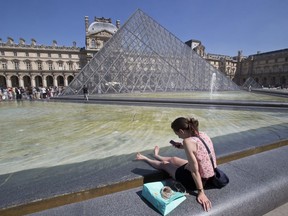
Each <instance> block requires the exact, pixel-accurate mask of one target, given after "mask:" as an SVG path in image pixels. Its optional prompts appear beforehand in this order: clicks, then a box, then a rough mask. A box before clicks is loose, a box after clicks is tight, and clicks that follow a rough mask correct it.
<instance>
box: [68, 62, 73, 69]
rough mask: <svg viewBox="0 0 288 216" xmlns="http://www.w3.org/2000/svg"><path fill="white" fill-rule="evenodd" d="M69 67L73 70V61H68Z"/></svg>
mask: <svg viewBox="0 0 288 216" xmlns="http://www.w3.org/2000/svg"><path fill="white" fill-rule="evenodd" d="M68 68H69V70H73V67H72V63H71V62H68Z"/></svg>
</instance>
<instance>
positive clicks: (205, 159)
mask: <svg viewBox="0 0 288 216" xmlns="http://www.w3.org/2000/svg"><path fill="white" fill-rule="evenodd" d="M199 135H200V137H201V138H202V139H203V140H204V141H205V143H206V144H207V146H208V148H209V149H210V151H211V154H212V157H213V162H214V166H215V167H217V164H216V155H215V151H214V147H213V143H212V140H211V139H210V137H209V136H208V135H207V134H206V133H204V132H200V133H199ZM192 139H193V140H194V141H195V142H196V143H197V152H196V159H197V162H198V165H199V173H200V176H201V177H202V178H209V177H212V176H214V170H213V166H212V164H211V160H210V157H209V155H208V152H207V150H206V148H205V145H204V144H203V143H202V141H201V140H200V139H199V138H197V137H192Z"/></svg>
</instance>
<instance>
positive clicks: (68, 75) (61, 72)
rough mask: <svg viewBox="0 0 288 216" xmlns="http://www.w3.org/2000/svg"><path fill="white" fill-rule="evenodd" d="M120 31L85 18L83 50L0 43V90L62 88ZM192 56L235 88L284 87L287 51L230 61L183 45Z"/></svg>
mask: <svg viewBox="0 0 288 216" xmlns="http://www.w3.org/2000/svg"><path fill="white" fill-rule="evenodd" d="M119 28H120V21H119V20H117V21H116V25H113V24H112V22H111V19H107V18H103V17H102V18H97V17H95V18H94V20H93V22H92V23H89V17H87V16H86V17H85V33H86V36H85V47H83V48H79V47H76V42H73V45H72V46H71V47H66V46H58V45H57V41H55V40H54V41H53V42H52V45H50V46H49V45H48V46H47V45H39V44H37V42H36V40H35V39H31V43H30V44H27V43H26V41H25V39H23V38H20V39H19V42H18V43H15V42H14V39H13V38H11V37H8V38H7V41H6V42H3V41H2V39H0V88H8V87H30V86H31V87H39V86H43V87H52V86H54V87H59V86H61V87H63V86H64V87H65V86H68V85H69V83H70V82H71V81H72V80H73V79H74V77H75V75H76V74H77V73H78V72H79V71H80V70H81V68H83V67H84V66H85V65H86V64H87V63H88V62H89V61H90V59H91V58H92V57H93V56H94V55H95V54H96V53H97V52H98V51H99V50H100V49H101V48H102V47H103V46H104V44H105V43H106V42H107V41H108V40H109V39H110V38H111V37H112V36H113V34H114V33H115V32H117V30H118V29H119ZM186 44H187V45H188V46H190V47H191V48H192V49H193V50H194V51H195V52H197V53H198V54H199V55H200V56H201V57H203V58H204V59H206V60H207V61H208V62H210V64H212V65H213V66H214V67H215V68H217V69H219V70H220V71H221V72H223V73H224V74H226V76H227V77H229V78H230V79H231V80H233V81H234V82H236V84H238V85H240V86H241V85H243V84H244V83H245V81H246V80H247V79H248V78H253V79H254V80H255V81H256V82H257V83H258V84H260V85H261V86H264V87H286V88H287V87H288V49H283V50H276V51H272V52H266V53H257V54H255V55H250V56H249V57H244V56H242V52H239V53H238V56H236V57H231V56H226V55H219V54H210V53H208V54H207V53H205V46H203V45H202V43H201V41H199V40H189V41H187V42H186Z"/></svg>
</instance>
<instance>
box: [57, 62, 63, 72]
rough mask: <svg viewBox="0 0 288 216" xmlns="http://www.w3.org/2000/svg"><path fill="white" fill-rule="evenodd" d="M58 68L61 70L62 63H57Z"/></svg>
mask: <svg viewBox="0 0 288 216" xmlns="http://www.w3.org/2000/svg"><path fill="white" fill-rule="evenodd" d="M58 67H59V70H63V63H62V62H59V63H58Z"/></svg>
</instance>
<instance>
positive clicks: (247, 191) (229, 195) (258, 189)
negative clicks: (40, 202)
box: [31, 146, 288, 216]
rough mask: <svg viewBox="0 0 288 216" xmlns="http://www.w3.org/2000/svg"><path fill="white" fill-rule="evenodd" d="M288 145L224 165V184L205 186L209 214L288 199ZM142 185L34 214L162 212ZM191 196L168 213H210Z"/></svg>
mask: <svg viewBox="0 0 288 216" xmlns="http://www.w3.org/2000/svg"><path fill="white" fill-rule="evenodd" d="M287 155H288V146H284V147H281V148H279V149H274V150H270V151H267V152H263V153H259V154H257V155H252V156H249V157H246V158H242V159H239V160H235V161H232V162H229V163H227V164H224V165H221V166H220V168H221V169H222V170H223V171H225V172H226V173H227V174H228V175H229V177H230V183H229V185H228V186H226V187H225V188H223V189H221V190H218V189H210V190H206V194H207V195H208V197H209V198H210V200H211V201H212V204H213V208H212V210H211V211H210V212H209V215H213V216H218V215H219V216H220V215H233V216H238V215H239V216H240V215H241V216H242V215H248V216H249V215H251V216H252V215H253V216H254V215H263V214H265V213H267V212H269V211H271V210H273V209H275V208H277V207H278V206H280V205H282V204H284V203H286V202H288V197H287V194H288V172H287V171H288V164H287ZM141 190H142V187H137V188H134V189H130V190H127V191H122V192H118V193H114V194H110V195H106V196H102V197H98V198H95V199H90V200H87V201H83V202H79V203H74V204H70V205H66V206H61V207H58V208H53V209H49V210H46V211H42V212H38V213H34V214H31V216H32V215H33V216H44V215H64V216H65V215H84V214H85V215H119V216H122V215H123V216H124V215H125V216H126V215H150V216H153V215H160V214H159V213H158V212H157V211H156V210H155V209H153V208H152V207H151V205H149V204H148V203H147V202H146V201H145V200H143V199H142V198H141ZM195 199H196V197H195V196H193V195H190V196H188V199H187V200H186V201H184V202H183V203H182V204H181V205H180V206H179V207H177V208H176V209H175V210H174V211H172V212H171V213H170V214H169V215H170V216H173V215H183V216H185V215H207V213H205V212H204V211H203V210H202V208H201V206H200V205H199V204H198V203H197V202H196V200H195Z"/></svg>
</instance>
